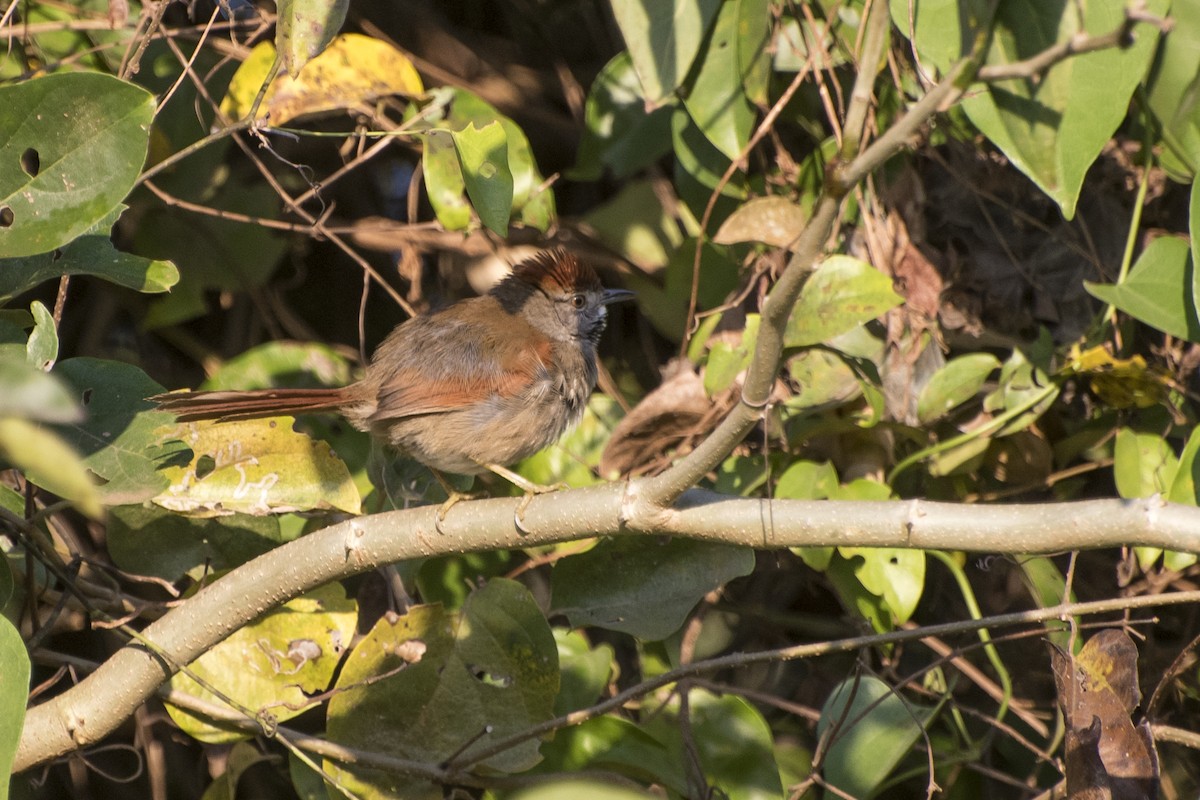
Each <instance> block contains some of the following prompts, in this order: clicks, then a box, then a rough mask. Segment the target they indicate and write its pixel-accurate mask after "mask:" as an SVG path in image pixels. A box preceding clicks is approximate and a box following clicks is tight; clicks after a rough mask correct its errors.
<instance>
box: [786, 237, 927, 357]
mask: <svg viewBox="0 0 1200 800" xmlns="http://www.w3.org/2000/svg"><path fill="white" fill-rule="evenodd" d="M902 302H904V298H902V297H901V296H900V295H898V294H896V292H895V291H894V290H893V289H892V279H891V278H889V277H888V276H887V275H884V274H883V273H882V272H880V271H879V270H877V269H875V268H874V267H872V266H871V265H870V264H868V263H867V262H865V261H859V260H858V259H857V258H851V257H850V256H840V255H839V256H830V257H829V258H827V259H825V261H824V262H823V263H822V264H821V265H820V266H819V267H818V268H817V270H816V271H815V272H814V273H813V274H812V275H811V276H810V277H809V279H808V282H807V283H805V284H804V289H803V290H802V291H801V292H800V299H799V300H798V301H797V302H796V307H795V308H794V309H792V316H791V318H790V319H788V325H787V331H786V332H785V333H784V342H785V343H786V344H787V346H788V347H800V346H803V345H810V344H818V343H820V342H824V341H826V340H828V339H831V338H833V337H834V336H838V335H839V334H842V333H845V332H846V331H849V330H850V329H852V328H854V327H856V326H858V325H861V324H862V323H864V322H867V321H868V320H872V319H875V318H876V317H878V316H880V315H881V314H883V313H885V312H886V311H889V310H891V309H893V308H895V307H896V306H898V305H900V304H901V303H902Z"/></svg>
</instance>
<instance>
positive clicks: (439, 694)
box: [325, 578, 559, 800]
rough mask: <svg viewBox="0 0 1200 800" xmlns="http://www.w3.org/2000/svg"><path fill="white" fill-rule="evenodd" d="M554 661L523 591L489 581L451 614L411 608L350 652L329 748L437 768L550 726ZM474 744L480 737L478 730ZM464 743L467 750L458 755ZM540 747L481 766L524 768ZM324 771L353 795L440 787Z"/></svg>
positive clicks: (421, 792) (528, 746) (425, 792)
mask: <svg viewBox="0 0 1200 800" xmlns="http://www.w3.org/2000/svg"><path fill="white" fill-rule="evenodd" d="M558 685H559V675H558V656H557V652H556V647H555V643H554V637H553V635H552V634H551V632H550V626H549V625H547V624H546V620H545V618H544V617H543V616H542V613H541V611H540V610H539V609H538V606H537V603H536V602H535V601H534V599H533V596H532V595H530V594H529V592H528V590H526V589H525V587H523V586H521V585H520V584H518V583H516V582H514V581H510V580H505V579H502V578H495V579H492V580H490V581H488V583H487V584H486V585H484V586H483V587H482V588H481V589H479V590H477V591H476V592H474V593H473V594H472V595H471V596H470V597H469V598H468V599H467V602H466V604H465V605H464V606H463V609H462V611H461V612H460V613H458V614H450V613H447V612H445V611H443V610H442V608H441V607H440V606H436V605H432V606H415V607H413V608H411V609H410V610H409V611H408V613H407V614H405V615H403V616H400V617H396V616H385V617H383V618H382V619H380V620H379V622H377V623H376V624H375V627H374V628H372V629H371V631H370V632H369V633H368V634H367V635H366V636H365V637H364V638H363V639H362V640H361V641H360V642H359V643H358V645H357V646H356V647H355V648H354V651H353V652H352V653H351V654H350V656H349V658H348V659H347V660H346V663H345V665H344V667H343V668H342V672H341V675H340V676H339V678H338V683H337V693H336V694H335V695H334V697H333V699H332V700H331V701H330V703H329V713H328V727H327V736H328V738H329V739H330V741H333V742H336V743H338V744H342V745H346V746H349V747H357V748H362V749H365V750H369V751H371V752H375V753H380V754H385V755H392V756H396V757H399V758H409V759H417V760H419V761H424V762H427V763H439V762H441V761H444V760H446V759H447V758H449V757H451V756H453V755H455V754H459V753H462V754H463V757H464V758H466V759H470V754H471V752H472V750H479V749H480V748H482V747H486V746H487V745H488V744H489V743H491V742H495V741H498V740H500V739H503V738H505V737H507V736H510V735H512V734H514V733H517V732H519V731H524V730H527V729H528V728H529V727H531V726H533V725H536V724H537V723H540V722H544V721H546V720H548V719H551V718H552V716H553V713H554V698H555V696H556V695H557V694H558ZM485 730H486V733H485V734H484V735H482V736H481V735H480V732H481V731H485ZM468 744H469V746H467V745H468ZM538 746H539V742H538V741H537V740H536V739H534V740H529V741H526V742H524V743H522V744H519V745H517V746H516V747H514V748H512V749H510V750H507V751H505V752H503V753H500V754H498V755H495V756H493V757H491V758H489V759H487V760H486V761H484V762H483V765H482V766H483V768H484V769H487V770H489V771H503V772H513V771H520V770H525V769H529V768H530V767H531V766H533V765H534V764H536V763H537V761H538V760H539V758H540V757H539V755H538ZM325 768H326V769H327V770H329V771H330V772H331V774H334V775H336V776H337V778H338V780H339V782H340V783H341V784H342V785H343V786H345V787H346V788H348V789H349V790H350V791H352V792H354V793H355V795H356V796H361V797H368V798H381V797H404V798H406V799H408V800H413V799H415V798H426V797H429V798H441V796H442V793H441V789H440V788H439V787H435V786H433V785H432V784H427V783H421V782H418V781H415V780H412V779H408V778H405V777H402V776H399V775H397V774H396V773H383V772H378V771H373V770H368V769H354V770H350V769H348V768H343V767H341V766H340V765H337V764H335V763H333V762H330V761H327V762H326V763H325Z"/></svg>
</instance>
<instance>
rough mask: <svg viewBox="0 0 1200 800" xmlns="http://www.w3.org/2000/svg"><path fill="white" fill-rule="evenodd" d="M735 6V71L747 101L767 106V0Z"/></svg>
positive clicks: (738, 2) (738, 0) (739, 1)
mask: <svg viewBox="0 0 1200 800" xmlns="http://www.w3.org/2000/svg"><path fill="white" fill-rule="evenodd" d="M734 3H735V5H736V6H737V29H738V34H737V68H738V75H740V76H741V79H742V88H743V89H744V90H745V92H746V97H747V98H749V100H750V102H752V103H754V104H756V105H759V106H766V105H767V103H768V102H769V100H770V98H769V96H768V92H767V90H768V89H769V88H770V83H771V52H770V47H769V45H770V43H771V22H772V17H771V5H770V0H734Z"/></svg>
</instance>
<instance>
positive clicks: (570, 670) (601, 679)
mask: <svg viewBox="0 0 1200 800" xmlns="http://www.w3.org/2000/svg"><path fill="white" fill-rule="evenodd" d="M554 641H555V642H556V643H557V645H558V663H559V668H560V671H561V678H560V685H559V689H558V698H557V699H556V700H555V701H554V714H555V716H563V715H564V714H569V713H571V712H572V711H578V710H580V709H582V708H587V707H588V706H590V705H592V704H593V703H595V702H596V700H597V699H598V698H599V697H600V695H601V694H602V693H603V692H604V690H605V689H606V688H608V684H609V681H610V680H612V678H613V658H614V653H613V649H612V646H611V645H608V644H599V645H597V646H596V647H594V648H593V647H592V646H591V644H590V643H589V642H588V640H587V639H586V638H585V637H584V635H583V634H582V633H581V632H579V631H572V630H567V629H566V628H555V629H554Z"/></svg>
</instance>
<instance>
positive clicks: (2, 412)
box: [0, 355, 83, 422]
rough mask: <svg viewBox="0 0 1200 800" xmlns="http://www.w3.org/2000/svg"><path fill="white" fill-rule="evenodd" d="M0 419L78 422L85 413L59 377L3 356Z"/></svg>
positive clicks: (0, 381)
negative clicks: (18, 418) (19, 418)
mask: <svg viewBox="0 0 1200 800" xmlns="http://www.w3.org/2000/svg"><path fill="white" fill-rule="evenodd" d="M0 386H3V387H4V391H2V392H0V417H21V418H23V419H29V420H36V421H38V422H78V421H79V420H81V419H83V410H82V409H81V408H80V407H79V404H78V403H77V402H76V401H75V398H74V397H72V396H71V392H69V391H68V390H67V387H66V386H64V385H63V382H62V381H61V380H59V379H58V377H57V376H55V375H51V374H48V373H46V372H43V371H42V370H40V369H38V368H36V367H34V366H33V365H32V364H30V363H28V361H25V360H20V361H18V360H17V359H15V358H7V357H4V356H3V355H0Z"/></svg>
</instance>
